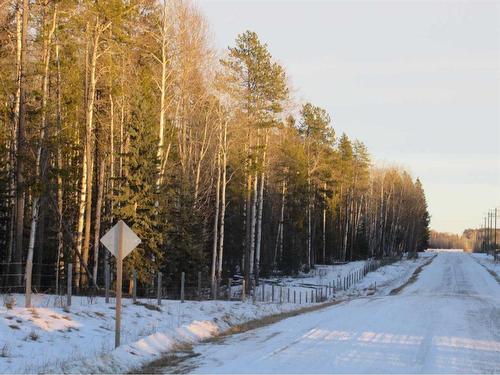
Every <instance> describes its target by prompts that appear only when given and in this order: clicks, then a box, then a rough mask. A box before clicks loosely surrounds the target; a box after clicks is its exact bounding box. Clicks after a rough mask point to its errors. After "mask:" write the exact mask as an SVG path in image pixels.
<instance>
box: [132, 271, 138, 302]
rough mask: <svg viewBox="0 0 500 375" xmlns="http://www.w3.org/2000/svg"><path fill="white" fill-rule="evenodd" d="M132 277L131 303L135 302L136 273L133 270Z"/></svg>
mask: <svg viewBox="0 0 500 375" xmlns="http://www.w3.org/2000/svg"><path fill="white" fill-rule="evenodd" d="M132 276H133V278H134V280H133V283H134V285H133V286H132V303H136V302H137V271H136V270H133V271H132Z"/></svg>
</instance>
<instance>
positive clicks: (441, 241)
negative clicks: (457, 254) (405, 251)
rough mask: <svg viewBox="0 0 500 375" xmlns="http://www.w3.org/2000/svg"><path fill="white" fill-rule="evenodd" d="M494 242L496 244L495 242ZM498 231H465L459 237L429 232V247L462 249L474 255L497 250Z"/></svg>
mask: <svg viewBox="0 0 500 375" xmlns="http://www.w3.org/2000/svg"><path fill="white" fill-rule="evenodd" d="M495 241H496V242H495ZM499 241H500V230H499V229H496V235H495V229H494V228H486V229H485V228H480V229H466V230H464V231H463V233H462V234H461V235H458V234H452V233H443V232H436V231H433V230H431V231H430V240H429V246H430V247H432V248H433V249H464V250H466V251H472V252H475V253H484V252H490V251H492V250H494V249H498V242H499Z"/></svg>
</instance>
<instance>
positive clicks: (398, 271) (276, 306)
mask: <svg viewBox="0 0 500 375" xmlns="http://www.w3.org/2000/svg"><path fill="white" fill-rule="evenodd" d="M426 256H429V255H428V254H424V257H423V258H421V259H417V260H405V261H401V262H396V263H394V264H392V265H389V266H385V267H382V268H380V269H378V270H377V271H376V272H371V273H369V274H368V275H367V276H366V277H365V278H364V279H362V280H361V281H359V282H358V283H357V284H355V285H353V286H352V287H351V288H350V289H349V290H347V291H336V293H335V295H334V296H330V299H337V300H343V299H349V298H353V297H358V296H366V295H386V294H388V293H389V292H390V291H391V290H392V289H393V288H395V287H397V286H399V285H401V284H403V283H404V282H405V281H406V280H408V278H409V277H410V276H411V274H412V273H413V271H414V270H415V269H416V268H417V267H418V266H419V265H420V264H422V263H423V262H424V261H425V257H426ZM362 266H363V262H352V263H348V264H345V265H338V266H328V267H326V266H323V267H319V268H320V269H324V271H318V270H315V271H314V274H311V275H305V276H304V277H301V278H300V279H290V278H286V279H284V280H272V281H273V282H274V283H278V284H280V285H284V286H286V287H287V288H290V289H291V290H301V289H302V288H305V289H308V288H309V286H308V285H307V284H311V285H327V284H328V283H329V282H331V281H334V280H336V279H337V278H342V277H344V276H347V275H348V274H349V273H351V272H352V271H353V270H357V269H360V268H361V267H362ZM375 284H376V289H375ZM2 298H3V301H0V372H1V373H5V372H8V373H14V372H61V371H64V372H125V371H128V370H130V369H133V368H137V367H139V366H140V365H141V364H144V363H147V362H149V361H152V360H155V359H157V358H159V357H160V356H161V355H162V354H164V353H166V352H168V351H170V350H172V349H175V348H176V347H178V346H179V345H180V344H185V343H189V344H192V343H196V342H199V341H201V340H203V339H206V338H210V337H213V336H216V335H218V334H220V333H222V332H224V331H226V330H228V329H229V328H230V327H231V326H233V325H237V324H241V323H244V322H247V321H250V320H254V319H259V318H262V317H266V316H269V315H273V314H279V313H282V312H287V311H291V310H295V309H298V308H302V307H306V306H310V305H311V304H308V305H306V304H305V303H304V302H305V300H302V304H301V305H299V304H293V303H270V302H267V303H261V302H257V303H252V301H251V299H249V300H247V301H246V302H238V301H231V302H229V301H203V302H197V301H186V302H185V303H180V301H173V300H167V301H163V304H162V306H161V308H160V309H158V308H157V307H156V306H155V305H154V303H155V301H146V300H142V301H141V302H142V303H143V304H142V305H134V304H132V303H131V301H130V300H127V299H125V300H124V302H123V309H122V311H123V315H122V344H123V345H122V346H121V347H120V348H118V349H117V350H115V349H114V304H113V303H111V304H109V305H106V304H105V303H104V300H103V299H102V298H86V297H73V303H72V306H71V308H70V309H65V308H63V307H61V303H62V301H61V299H60V298H57V297H54V296H49V295H36V296H34V301H33V305H34V306H35V307H34V308H33V309H26V308H24V307H22V306H23V305H24V299H23V296H22V295H14V296H12V297H9V298H14V300H15V305H14V306H9V305H10V303H9V298H7V296H2Z"/></svg>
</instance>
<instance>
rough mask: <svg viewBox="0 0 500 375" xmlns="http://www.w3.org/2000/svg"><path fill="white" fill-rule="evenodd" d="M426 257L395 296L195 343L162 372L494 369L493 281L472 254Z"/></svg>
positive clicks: (498, 307) (498, 366)
mask: <svg viewBox="0 0 500 375" xmlns="http://www.w3.org/2000/svg"><path fill="white" fill-rule="evenodd" d="M434 255H436V257H435V258H434V259H433V260H432V261H431V263H429V264H428V265H427V266H425V267H424V268H423V269H422V271H421V272H420V274H419V275H418V277H416V278H414V280H413V282H412V283H411V282H410V283H408V284H407V285H406V287H404V288H403V289H401V290H400V291H399V292H398V293H396V294H392V295H385V296H369V297H366V298H356V299H352V300H348V301H346V302H343V303H341V304H339V305H334V306H331V307H327V308H325V309H322V310H319V311H316V312H311V313H308V314H302V315H299V316H296V317H292V318H288V319H285V320H282V321H280V322H278V323H276V324H273V325H269V326H265V327H262V328H258V329H255V330H252V331H248V332H245V333H241V334H236V335H232V336H229V337H226V338H224V339H222V340H219V341H216V342H207V343H202V344H199V345H196V346H194V347H193V349H192V350H193V353H191V355H188V356H187V357H186V358H185V359H184V360H181V361H180V363H179V361H176V362H177V363H176V364H175V365H174V366H173V367H164V368H163V369H161V370H162V372H164V373H170V372H177V371H179V370H183V369H189V371H190V372H194V373H332V372H340V373H499V372H500V285H499V283H498V282H497V280H496V279H495V278H494V277H493V275H491V274H490V273H488V272H487V270H486V269H485V268H484V267H482V266H481V265H480V264H478V262H476V261H475V258H474V257H473V256H471V255H470V254H467V253H461V252H437V253H436V254H434ZM365 281H366V282H367V281H368V280H365ZM387 289H389V288H387Z"/></svg>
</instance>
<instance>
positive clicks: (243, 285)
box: [241, 279, 246, 301]
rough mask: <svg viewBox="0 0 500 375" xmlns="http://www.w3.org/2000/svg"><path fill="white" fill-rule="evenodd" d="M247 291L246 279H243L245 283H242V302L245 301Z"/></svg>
mask: <svg viewBox="0 0 500 375" xmlns="http://www.w3.org/2000/svg"><path fill="white" fill-rule="evenodd" d="M245 289H246V285H245V279H243V281H242V282H241V300H242V301H244V300H245Z"/></svg>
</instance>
